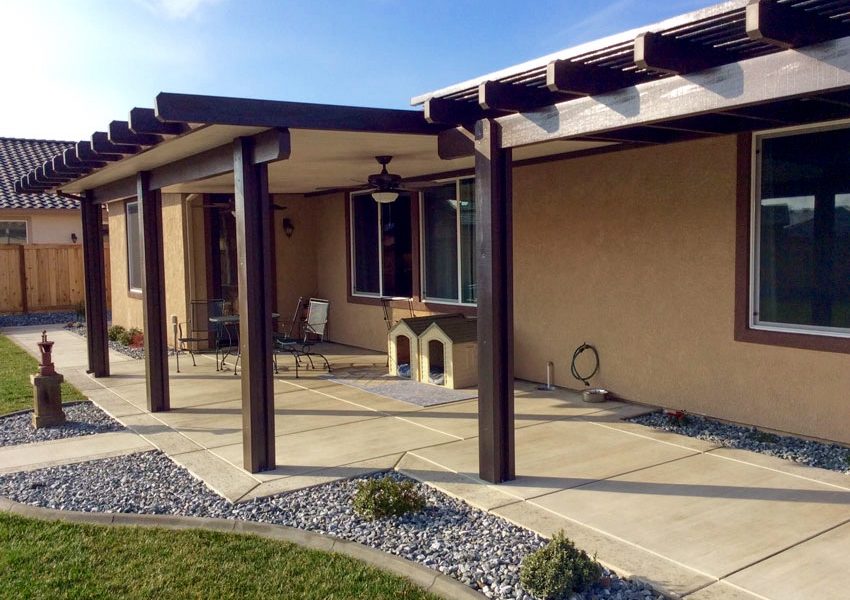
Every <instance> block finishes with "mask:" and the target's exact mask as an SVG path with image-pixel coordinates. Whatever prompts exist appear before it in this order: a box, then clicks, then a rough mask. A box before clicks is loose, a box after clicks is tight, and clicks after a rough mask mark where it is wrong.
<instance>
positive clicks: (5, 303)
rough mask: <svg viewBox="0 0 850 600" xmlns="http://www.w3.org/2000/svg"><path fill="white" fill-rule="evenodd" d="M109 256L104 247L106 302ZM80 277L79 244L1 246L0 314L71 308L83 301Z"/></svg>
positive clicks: (80, 251)
mask: <svg viewBox="0 0 850 600" xmlns="http://www.w3.org/2000/svg"><path fill="white" fill-rule="evenodd" d="M21 252H23V261H24V264H23V269H22V268H21ZM108 257H109V248H108V246H107V248H106V261H107V262H106V281H107V288H106V289H107V303H108V301H109V300H108V299H109V287H108V286H109V275H110V273H109V262H108ZM22 274H23V279H24V281H22ZM83 278H84V269H83V248H82V246H81V245H79V244H28V245H26V246H23V248H21V247H20V246H0V313H15V312H22V311H24V310H29V311H39V310H64V309H70V308H74V307H76V306H77V305H78V304H81V303H82V302H84V301H85V285H84V280H83Z"/></svg>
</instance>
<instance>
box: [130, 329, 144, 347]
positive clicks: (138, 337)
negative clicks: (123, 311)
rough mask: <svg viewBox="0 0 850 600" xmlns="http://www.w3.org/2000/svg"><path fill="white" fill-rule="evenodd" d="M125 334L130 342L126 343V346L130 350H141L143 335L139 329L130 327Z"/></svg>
mask: <svg viewBox="0 0 850 600" xmlns="http://www.w3.org/2000/svg"><path fill="white" fill-rule="evenodd" d="M127 333H128V334H129V336H130V341H129V342H128V343H127V345H128V346H130V347H131V348H141V347H142V346H144V345H145V335H144V334H143V333H142V330H141V329H136V328H135V327H131V328H130V329H128V330H127Z"/></svg>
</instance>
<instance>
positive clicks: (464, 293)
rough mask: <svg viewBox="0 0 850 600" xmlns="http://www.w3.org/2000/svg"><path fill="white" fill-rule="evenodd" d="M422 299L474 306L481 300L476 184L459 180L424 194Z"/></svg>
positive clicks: (470, 179) (469, 179)
mask: <svg viewBox="0 0 850 600" xmlns="http://www.w3.org/2000/svg"><path fill="white" fill-rule="evenodd" d="M420 222H421V224H422V233H421V236H420V237H421V240H422V298H423V299H424V300H426V301H431V302H444V303H450V304H471V305H474V304H475V302H476V300H477V294H476V273H475V270H476V261H475V230H476V227H477V223H478V213H477V211H476V209H475V180H474V179H473V178H468V179H459V180H456V181H451V182H448V183H445V184H443V185H440V186H438V187H433V188H428V189H426V190H425V191H423V192H422V216H421V219H420Z"/></svg>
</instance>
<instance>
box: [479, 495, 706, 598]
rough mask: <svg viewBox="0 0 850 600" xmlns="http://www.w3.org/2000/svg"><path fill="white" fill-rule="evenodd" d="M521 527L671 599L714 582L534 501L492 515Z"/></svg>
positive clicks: (518, 504) (514, 505) (512, 506)
mask: <svg viewBox="0 0 850 600" xmlns="http://www.w3.org/2000/svg"><path fill="white" fill-rule="evenodd" d="M492 512H493V513H494V514H496V515H499V516H500V517H503V518H505V519H507V520H508V521H511V522H512V523H516V524H517V525H520V526H521V527H525V528H528V529H531V530H532V531H536V532H537V533H539V534H540V535H543V536H546V537H551V536H552V534H553V533H555V532H557V531H563V532H564V534H565V535H566V536H567V537H568V538H570V539H571V540H573V541H574V542H575V543H576V544H577V545H578V546H579V547H580V548H583V549H584V550H585V551H587V552H589V553H590V554H596V555H597V558H598V560H600V561H601V562H602V563H603V564H605V565H606V566H608V567H609V568H611V569H614V570H615V571H616V572H617V573H618V574H620V575H623V576H625V577H638V578H639V579H641V580H643V581H646V582H647V583H650V584H651V585H652V586H653V587H655V588H657V589H658V590H660V591H662V592H664V593H665V594H668V595H671V596H674V597H675V596H683V595H685V594H687V593H688V592H691V591H694V590H697V589H700V588H702V587H704V586H706V585H709V584H711V583H712V582H714V581H715V579H714V578H712V577H710V576H709V575H706V574H705V573H701V572H699V571H697V570H695V569H691V568H688V566H687V565H683V564H681V563H677V562H675V561H672V560H669V559H667V558H665V557H663V556H660V555H658V554H656V553H654V552H651V551H649V550H647V549H646V548H643V547H641V546H639V545H636V544H633V543H630V542H629V541H628V540H624V539H622V538H617V537H615V536H612V535H610V534H608V533H606V532H605V531H604V530H601V529H598V528H594V527H589V526H587V525H585V524H583V523H580V522H577V521H575V520H573V519H569V518H566V517H564V516H561V515H557V514H555V513H552V512H551V511H548V510H545V509H543V508H541V507H540V506H538V505H536V504H535V503H534V501H531V502H520V503H515V504H510V505H508V506H504V507H501V508H496V509H495V510H493V511H492Z"/></svg>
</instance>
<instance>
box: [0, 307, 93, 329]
mask: <svg viewBox="0 0 850 600" xmlns="http://www.w3.org/2000/svg"><path fill="white" fill-rule="evenodd" d="M78 318H79V317H78V316H77V313H76V312H67V311H66V312H45V313H29V314H25V315H0V327H25V326H27V325H53V324H55V323H68V322H70V321H76V320H77V319H78Z"/></svg>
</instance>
